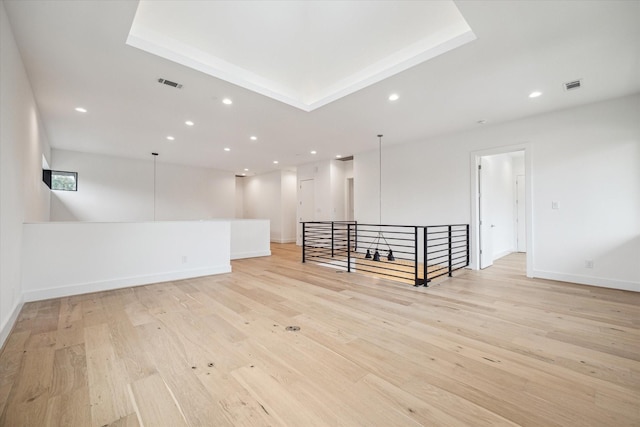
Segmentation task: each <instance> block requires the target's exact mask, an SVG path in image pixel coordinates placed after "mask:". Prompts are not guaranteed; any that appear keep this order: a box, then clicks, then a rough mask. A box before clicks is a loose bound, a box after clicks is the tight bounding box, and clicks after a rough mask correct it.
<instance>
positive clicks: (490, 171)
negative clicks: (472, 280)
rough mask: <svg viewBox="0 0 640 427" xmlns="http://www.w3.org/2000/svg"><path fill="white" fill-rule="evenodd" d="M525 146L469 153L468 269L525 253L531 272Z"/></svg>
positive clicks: (528, 182) (528, 163)
mask: <svg viewBox="0 0 640 427" xmlns="http://www.w3.org/2000/svg"><path fill="white" fill-rule="evenodd" d="M527 148H528V147H527V146H526V145H523V146H517V147H504V148H499V149H493V150H484V151H479V152H474V153H472V156H471V160H472V161H471V167H472V183H471V184H472V190H473V191H472V221H471V240H472V245H471V246H472V248H471V249H472V250H471V266H472V268H474V269H484V268H488V267H490V266H491V265H492V264H493V261H494V260H495V259H499V258H502V257H504V256H506V255H508V254H511V253H515V252H525V254H522V255H521V256H524V258H526V271H527V276H531V272H532V262H531V259H532V256H531V255H532V254H531V250H530V249H531V242H530V240H531V239H530V238H528V237H529V236H530V230H531V226H530V223H529V222H530V221H529V219H530V218H531V211H532V209H531V191H530V188H531V186H530V179H529V173H530V170H531V167H530V158H529V157H530V156H527V151H528V150H527Z"/></svg>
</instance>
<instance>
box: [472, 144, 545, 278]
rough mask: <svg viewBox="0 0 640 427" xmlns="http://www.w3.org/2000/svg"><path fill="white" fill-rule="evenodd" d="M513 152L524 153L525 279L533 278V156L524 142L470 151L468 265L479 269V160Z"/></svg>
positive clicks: (529, 145) (529, 147)
mask: <svg viewBox="0 0 640 427" xmlns="http://www.w3.org/2000/svg"><path fill="white" fill-rule="evenodd" d="M514 151H524V175H525V201H526V207H525V219H526V236H527V253H526V259H527V277H533V260H534V253H533V248H534V241H533V191H532V188H533V179H532V178H531V170H532V164H533V155H532V148H531V143H529V142H524V143H521V144H514V145H507V146H502V147H494V148H488V149H484V150H477V151H472V152H471V153H470V156H469V166H470V172H471V173H470V176H471V189H470V190H471V191H470V193H471V222H470V223H469V228H470V230H469V239H470V248H469V249H470V258H471V260H470V264H469V267H470V268H471V269H473V270H479V269H480V262H479V261H480V243H479V242H480V240H479V239H480V226H479V208H480V206H479V203H478V196H479V191H480V189H479V183H478V166H479V165H480V158H482V157H484V156H492V155H495V154H506V153H511V152H514Z"/></svg>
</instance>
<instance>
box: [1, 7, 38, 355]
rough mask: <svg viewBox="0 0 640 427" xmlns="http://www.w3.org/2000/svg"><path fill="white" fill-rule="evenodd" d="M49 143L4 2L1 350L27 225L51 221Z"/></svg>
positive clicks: (13, 314)
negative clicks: (45, 167)
mask: <svg viewBox="0 0 640 427" xmlns="http://www.w3.org/2000/svg"><path fill="white" fill-rule="evenodd" d="M49 154H50V153H49V143H48V138H47V135H46V132H45V130H44V127H43V126H42V122H41V120H40V115H39V112H38V108H37V105H36V102H35V99H34V96H33V91H32V90H31V84H30V83H29V80H28V77H27V74H26V71H25V69H24V65H23V63H22V59H21V57H20V52H19V51H18V48H17V46H16V43H15V39H14V37H13V33H12V32H11V26H10V24H9V21H8V19H7V15H6V11H5V7H4V3H2V2H0V347H1V346H2V344H3V343H4V341H5V339H6V338H7V336H8V334H9V332H10V330H11V328H12V326H13V324H14V322H15V320H16V318H17V316H18V313H19V311H20V308H21V307H22V301H23V299H22V287H21V269H20V261H21V260H20V254H21V249H22V244H23V242H22V240H23V235H22V223H23V222H24V221H48V220H49V190H48V188H47V186H46V185H45V184H44V183H43V182H42V156H43V155H44V156H45V157H49Z"/></svg>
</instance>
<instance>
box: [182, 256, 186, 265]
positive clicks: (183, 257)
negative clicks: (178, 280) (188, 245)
mask: <svg viewBox="0 0 640 427" xmlns="http://www.w3.org/2000/svg"><path fill="white" fill-rule="evenodd" d="M182 263H183V264H186V263H187V256H186V255H182Z"/></svg>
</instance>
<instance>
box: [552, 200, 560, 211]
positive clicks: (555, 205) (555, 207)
mask: <svg viewBox="0 0 640 427" xmlns="http://www.w3.org/2000/svg"><path fill="white" fill-rule="evenodd" d="M551 209H556V210H557V209H560V203H558V202H556V201H553V202H551Z"/></svg>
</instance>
